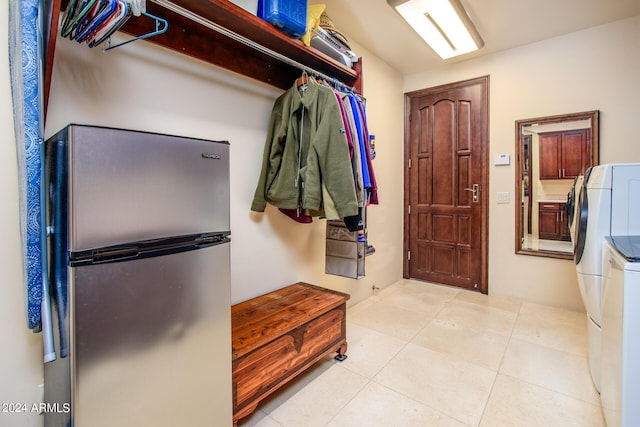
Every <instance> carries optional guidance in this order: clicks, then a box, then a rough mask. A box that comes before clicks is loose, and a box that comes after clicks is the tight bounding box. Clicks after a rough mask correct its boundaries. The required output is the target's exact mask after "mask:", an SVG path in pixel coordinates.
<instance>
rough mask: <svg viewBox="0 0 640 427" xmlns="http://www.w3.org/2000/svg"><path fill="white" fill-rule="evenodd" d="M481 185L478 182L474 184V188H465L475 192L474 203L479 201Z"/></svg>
mask: <svg viewBox="0 0 640 427" xmlns="http://www.w3.org/2000/svg"><path fill="white" fill-rule="evenodd" d="M479 189H480V186H479V185H478V184H473V186H472V188H465V189H464V191H471V192H472V193H473V203H478V191H479Z"/></svg>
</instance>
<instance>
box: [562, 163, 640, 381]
mask: <svg viewBox="0 0 640 427" xmlns="http://www.w3.org/2000/svg"><path fill="white" fill-rule="evenodd" d="M576 220H577V221H578V222H577V224H576V226H577V233H576V243H575V251H574V259H575V262H576V272H577V276H578V286H579V288H580V295H581V296H582V301H583V303H584V306H585V309H586V312H587V318H588V332H589V368H590V371H591V378H592V379H593V383H594V385H595V387H596V389H597V390H598V391H600V353H601V350H600V347H601V344H600V343H601V324H602V243H603V241H604V238H605V237H606V236H611V235H612V234H616V235H632V234H640V163H616V164H605V165H599V166H594V167H592V168H590V169H588V170H587V171H586V172H585V175H584V182H583V185H582V189H581V190H580V195H579V197H578V212H577V217H576Z"/></svg>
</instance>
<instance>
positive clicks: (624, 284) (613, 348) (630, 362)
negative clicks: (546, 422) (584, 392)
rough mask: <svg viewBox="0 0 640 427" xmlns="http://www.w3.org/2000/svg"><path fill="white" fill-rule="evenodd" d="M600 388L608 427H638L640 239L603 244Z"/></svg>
mask: <svg viewBox="0 0 640 427" xmlns="http://www.w3.org/2000/svg"><path fill="white" fill-rule="evenodd" d="M602 271H603V282H602V283H603V291H604V295H603V305H602V360H601V374H602V387H601V390H600V400H601V402H602V412H603V414H604V417H605V420H606V422H607V426H608V427H637V426H639V425H640V405H638V395H640V333H638V331H639V329H640V310H638V306H640V236H612V237H607V239H606V241H605V242H604V244H603V258H602Z"/></svg>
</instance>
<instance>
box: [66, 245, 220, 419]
mask: <svg viewBox="0 0 640 427" xmlns="http://www.w3.org/2000/svg"><path fill="white" fill-rule="evenodd" d="M71 276H72V278H73V282H72V283H73V284H72V290H73V291H72V295H71V301H72V307H73V308H74V311H73V312H74V316H73V319H72V322H71V325H72V326H71V328H72V331H71V336H72V340H73V350H74V352H73V353H72V354H73V356H72V358H73V363H72V364H71V366H72V368H71V369H72V371H73V374H72V377H73V378H75V381H74V382H73V383H72V385H71V390H72V391H71V393H72V396H73V397H72V401H73V418H74V424H73V425H75V426H78V427H83V426H91V427H100V426H110V427H111V426H132V427H133V426H135V427H140V426H155V427H165V426H166V427H169V426H171V427H175V426H191V427H197V426H202V427H204V426H207V427H208V426H212V425H219V426H231V425H232V394H231V392H232V385H231V320H230V317H231V315H230V290H229V289H230V288H229V282H230V279H229V244H228V243H225V244H222V245H218V246H212V247H208V248H204V249H199V250H194V251H189V252H183V253H177V254H172V255H168V256H160V257H154V258H147V259H142V260H136V261H126V262H119V263H108V264H98V265H92V266H83V267H75V268H73V269H72V272H71Z"/></svg>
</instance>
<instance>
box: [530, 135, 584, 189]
mask: <svg viewBox="0 0 640 427" xmlns="http://www.w3.org/2000/svg"><path fill="white" fill-rule="evenodd" d="M590 133H591V132H590V131H589V130H587V129H581V130H577V131H564V132H547V133H541V134H539V137H540V138H539V146H540V179H574V178H575V177H576V176H578V175H583V174H584V172H585V170H586V169H587V168H588V167H589V166H590V165H591V161H590V158H591V153H590V152H589V148H588V147H589V145H590V144H589V139H590V138H589V134H590Z"/></svg>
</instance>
